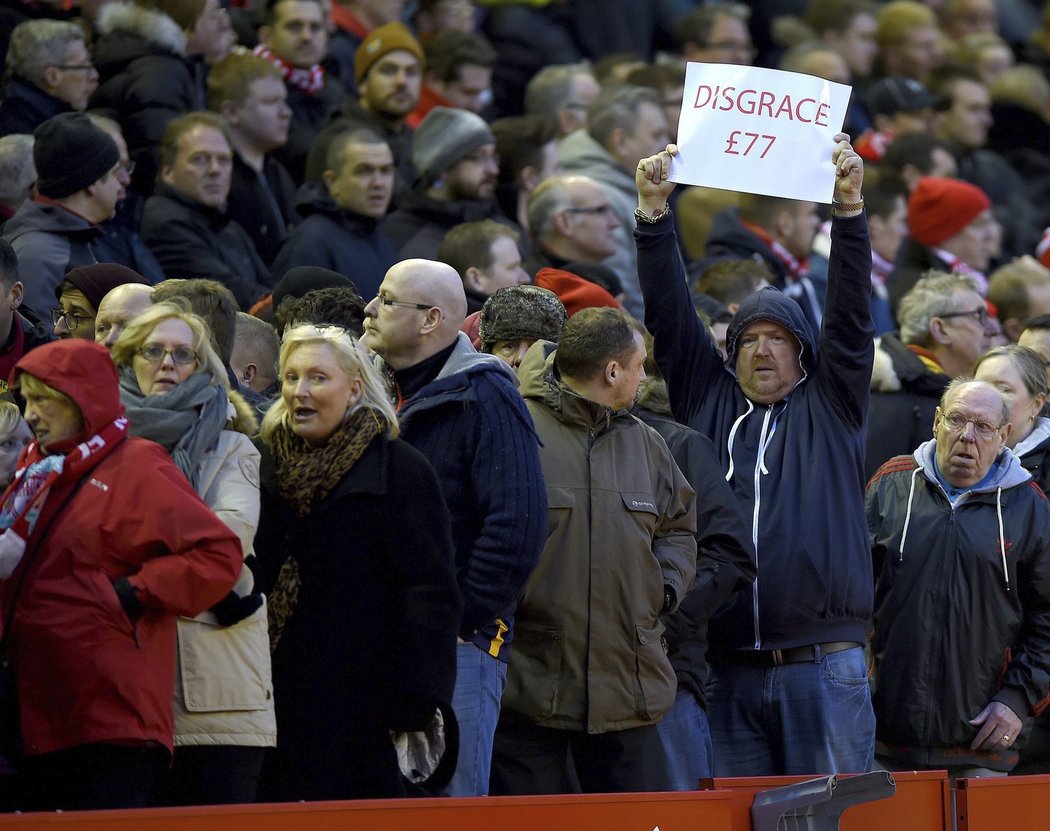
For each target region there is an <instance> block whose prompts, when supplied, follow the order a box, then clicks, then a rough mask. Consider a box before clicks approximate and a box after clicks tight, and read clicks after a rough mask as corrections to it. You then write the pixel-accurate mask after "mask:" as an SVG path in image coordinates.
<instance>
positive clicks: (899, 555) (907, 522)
mask: <svg viewBox="0 0 1050 831" xmlns="http://www.w3.org/2000/svg"><path fill="white" fill-rule="evenodd" d="M919 470H920V468H915V470H913V471H912V472H911V487H909V488H908V510H907V511H906V512H905V514H904V530H903V531H902V532H901V544H900V547H899V548H898V549H897V562H898V563H903V562H904V541H905V540H906V539H908V525H910V524H911V502H912V498H913V497H914V496H915V478H916V477H917V476H918V475H919Z"/></svg>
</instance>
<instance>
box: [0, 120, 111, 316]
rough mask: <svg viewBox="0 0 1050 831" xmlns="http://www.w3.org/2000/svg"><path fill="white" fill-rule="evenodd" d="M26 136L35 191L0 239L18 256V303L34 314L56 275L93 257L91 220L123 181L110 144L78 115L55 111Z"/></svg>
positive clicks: (45, 305)
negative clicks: (21, 296)
mask: <svg viewBox="0 0 1050 831" xmlns="http://www.w3.org/2000/svg"><path fill="white" fill-rule="evenodd" d="M33 135H34V139H35V141H34V145H33V161H34V163H35V164H36V169H37V173H38V175H39V178H38V179H37V184H36V191H37V194H38V195H37V197H36V198H35V199H33V200H28V201H26V202H24V203H22V206H21V207H20V208H19V209H18V210H17V211H16V212H15V215H14V216H12V217H11V218H10V219H9V220H8V221H7V222H6V223H5V224H4V234H3V238H4V239H5V240H7V241H8V242H10V243H11V245H12V247H13V248H14V249H15V253H16V254H17V255H18V262H19V268H20V269H21V274H22V279H23V283H24V284H25V302H26V305H27V306H29V308H30V309H32V310H33V311H34V312H36V313H37V314H40V315H42V314H45V313H46V312H47V310H48V309H50V308H51V306H52V304H53V303H54V299H55V288H56V287H57V286H58V284H59V283H61V282H62V275H64V274H65V273H66V272H67V271H69V269H71V268H74V267H76V266H78V265H88V264H90V263H93V262H95V261H96V256H95V254H94V251H93V250H92V244H93V242H94V241H95V240H96V239H98V237H99V235H100V233H101V229H100V228H99V225H100V223H102V222H105V221H106V220H107V219H109V218H110V217H112V216H113V214H114V213H115V211H116V208H117V202H118V201H119V200H120V197H121V196H122V195H123V193H124V186H123V185H122V184H121V182H120V178H119V173H120V171H121V167H120V153H119V151H118V150H117V145H116V143H114V141H113V139H111V138H110V137H109V136H108V135H106V133H104V132H103V131H102V130H100V129H99V128H98V127H96V126H95V125H94V124H92V123H91V119H89V118H88V117H87V116H86V115H84V114H83V113H62V114H61V115H56V116H55V117H54V118H51V119H49V120H47V121H45V122H44V123H43V124H41V125H40V126H39V127H37V128H36V131H35V133H34V134H33Z"/></svg>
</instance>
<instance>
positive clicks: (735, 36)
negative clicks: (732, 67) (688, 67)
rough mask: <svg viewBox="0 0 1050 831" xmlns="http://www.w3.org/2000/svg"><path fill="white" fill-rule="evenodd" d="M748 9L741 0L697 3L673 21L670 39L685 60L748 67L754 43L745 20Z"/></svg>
mask: <svg viewBox="0 0 1050 831" xmlns="http://www.w3.org/2000/svg"><path fill="white" fill-rule="evenodd" d="M750 19H751V10H750V9H749V8H748V7H747V6H745V5H744V4H743V3H723V2H719V3H710V4H704V5H702V6H697V7H696V8H695V9H693V10H692V11H691V12H689V13H688V14H686V15H683V16H682V17H680V18H679V19H678V20H677V21H676V22H675V24H674V39H675V42H676V43H677V44H678V51H679V54H680V55H681V57H682V58H683V59H684V60H687V61H702V62H707V63H728V64H739V65H741V66H751V64H752V62H753V61H754V60H755V55H756V51H755V45H754V44H753V43H752V42H751V31H750V29H749V28H748V22H749V21H750Z"/></svg>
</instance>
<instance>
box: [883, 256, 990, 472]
mask: <svg viewBox="0 0 1050 831" xmlns="http://www.w3.org/2000/svg"><path fill="white" fill-rule="evenodd" d="M897 320H898V322H899V323H900V331H899V333H897V334H894V333H888V334H885V335H883V336H882V338H881V339H880V341H879V343H878V347H877V348H876V350H875V368H874V370H873V372H872V376H871V400H870V403H869V405H868V443H867V452H866V456H865V462H864V472H865V475H866V476H868V477H870V476H871V475H872V474H873V473H874V472H875V471H876V470H878V468H879V465H881V464H882V463H883V462H885V461H886V460H887V459H889V458H891V457H893V456H897V455H900V454H901V453H908V452H910V451H911V450H912V449H913V448H914V447H915V446H916V445H918V444H919V442H920V441H923V440H925V439H926V437H927V436H929V429H930V421H931V419H932V418H933V411H934V409H935V408H936V407H937V401H938V399H939V398H940V396H941V394H942V393H943V392H944V388H945V387H946V386H948V383H949V382H950V381H951V380H952V379H953V378H958V377H959V376H960V375H965V374H967V373H969V372H970V370H971V368H972V367H973V364H974V361H976V360H977V358H979V357H980V356H981V355H982V354H983V353H984V351H985V350H986V349H988V347H989V346H993V345H995V344H994V343H993V341H994V339H995V338H996V337H997V336H998V334H999V324H998V322H997V321H996V320H995V318H993V317H992V316H991V315H990V314H989V312H988V306H987V304H986V303H985V301H984V298H983V297H981V294H980V292H979V291H978V289H977V282H976V281H975V280H974V278H973V277H970V276H966V275H962V274H945V273H941V272H929V273H928V274H927V275H926V276H925V277H923V278H922V279H921V280H919V282H918V283H916V284H915V286H914V287H913V288H912V290H911V291H909V292H908V293H907V294H906V295H905V296H904V298H903V299H902V300H901V304H900V308H899V309H898V311H897Z"/></svg>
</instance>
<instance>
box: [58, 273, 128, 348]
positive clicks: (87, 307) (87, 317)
mask: <svg viewBox="0 0 1050 831" xmlns="http://www.w3.org/2000/svg"><path fill="white" fill-rule="evenodd" d="M126 284H135V285H141V286H148V285H149V282H148V281H147V280H146V278H145V277H143V276H142V275H141V274H139V273H138V272H137V271H132V270H131V269H130V268H128V267H127V266H123V265H121V264H120V263H93V264H92V265H82V266H78V267H77V268H72V269H70V270H69V271H67V272H66V274H65V276H64V277H63V278H62V282H61V283H59V285H58V287H57V288H56V289H55V298H56V299H57V300H58V306H57V307H55V308H52V309H51V321H52V322H53V323H54V325H55V331H54V334H55V337H56V338H59V339H62V338H82V339H83V340H91V341H93V340H95V323H96V318H97V315H98V307H99V304H100V303H101V302H102V298H104V297H105V296H106V295H107V294H109V292H110V291H112V290H113V289H115V288H116V287H117V286H123V285H126Z"/></svg>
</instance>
